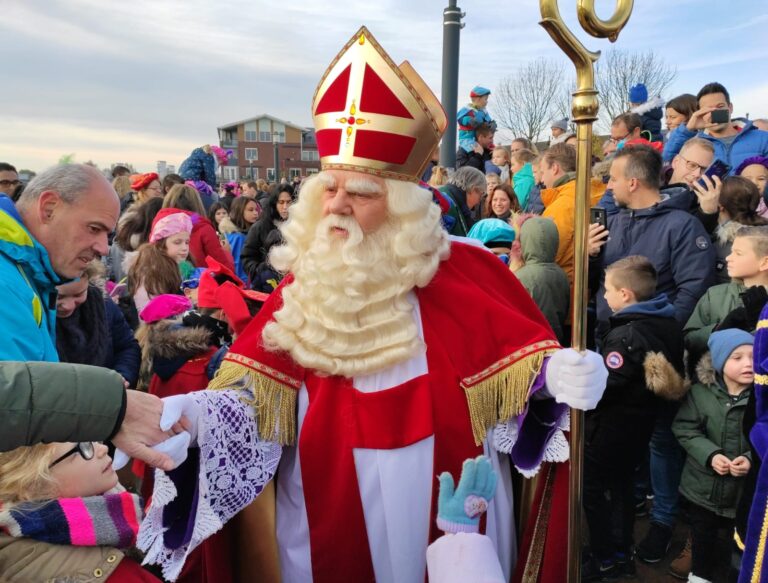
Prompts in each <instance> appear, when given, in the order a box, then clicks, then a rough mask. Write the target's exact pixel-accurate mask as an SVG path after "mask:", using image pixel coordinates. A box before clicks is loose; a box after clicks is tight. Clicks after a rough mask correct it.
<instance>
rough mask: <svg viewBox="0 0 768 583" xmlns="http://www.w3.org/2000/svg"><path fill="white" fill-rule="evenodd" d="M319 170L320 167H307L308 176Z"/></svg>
mask: <svg viewBox="0 0 768 583" xmlns="http://www.w3.org/2000/svg"><path fill="white" fill-rule="evenodd" d="M318 172H320V169H319V168H307V176H309V175H310V174H317V173H318Z"/></svg>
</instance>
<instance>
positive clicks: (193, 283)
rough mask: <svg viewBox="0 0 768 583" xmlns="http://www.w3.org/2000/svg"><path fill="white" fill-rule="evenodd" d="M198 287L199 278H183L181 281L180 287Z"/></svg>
mask: <svg viewBox="0 0 768 583" xmlns="http://www.w3.org/2000/svg"><path fill="white" fill-rule="evenodd" d="M198 287H200V280H199V279H185V280H184V281H182V282H181V289H196V288H198Z"/></svg>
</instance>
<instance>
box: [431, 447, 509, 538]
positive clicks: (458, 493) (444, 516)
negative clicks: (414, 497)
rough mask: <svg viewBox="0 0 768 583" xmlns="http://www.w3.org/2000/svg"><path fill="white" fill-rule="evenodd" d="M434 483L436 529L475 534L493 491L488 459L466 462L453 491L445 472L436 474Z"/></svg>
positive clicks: (491, 473)
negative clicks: (437, 491) (437, 485)
mask: <svg viewBox="0 0 768 583" xmlns="http://www.w3.org/2000/svg"><path fill="white" fill-rule="evenodd" d="M438 480H439V481H440V494H439V495H438V499H437V526H438V528H440V530H442V531H443V532H453V533H455V532H477V530H478V525H479V523H480V515H481V514H482V513H483V512H485V511H486V510H487V508H488V504H489V503H490V501H491V499H492V498H493V495H494V493H495V492H496V472H495V471H494V470H493V467H492V466H491V462H490V460H489V459H488V458H487V457H485V456H482V455H481V456H479V457H477V458H475V459H468V460H466V461H465V462H464V465H463V467H462V469H461V478H460V479H459V485H458V486H457V487H455V488H454V485H453V476H451V474H450V473H449V472H443V473H442V474H440V476H438Z"/></svg>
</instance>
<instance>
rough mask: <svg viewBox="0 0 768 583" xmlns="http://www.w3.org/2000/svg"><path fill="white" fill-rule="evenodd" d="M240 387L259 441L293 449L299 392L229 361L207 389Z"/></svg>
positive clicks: (220, 369)
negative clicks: (246, 394)
mask: <svg viewBox="0 0 768 583" xmlns="http://www.w3.org/2000/svg"><path fill="white" fill-rule="evenodd" d="M243 383H244V384H245V387H247V388H248V390H249V391H250V392H251V395H252V398H250V399H248V398H241V399H242V401H243V402H244V403H247V404H248V405H251V406H252V407H253V410H254V414H255V416H256V423H257V424H258V432H259V437H260V438H261V439H263V440H265V441H274V442H276V443H279V444H280V445H294V444H295V443H296V395H297V393H298V391H297V390H296V389H295V388H292V387H290V386H286V385H284V384H282V383H279V382H278V381H276V380H274V379H272V378H270V377H269V376H267V375H265V374H263V373H261V372H258V371H256V370H254V369H252V368H250V367H248V366H245V365H243V364H240V363H237V362H231V361H228V360H225V361H224V362H223V363H222V364H221V367H220V368H219V370H218V372H217V373H216V376H214V377H213V380H211V382H210V384H209V385H208V388H209V389H211V390H215V391H217V390H223V389H231V388H233V387H237V386H242V385H243Z"/></svg>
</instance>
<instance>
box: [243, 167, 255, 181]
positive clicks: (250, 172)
mask: <svg viewBox="0 0 768 583" xmlns="http://www.w3.org/2000/svg"><path fill="white" fill-rule="evenodd" d="M240 176H241V177H242V178H250V179H251V180H258V179H259V169H258V168H254V167H253V166H243V168H242V170H241V173H240Z"/></svg>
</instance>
